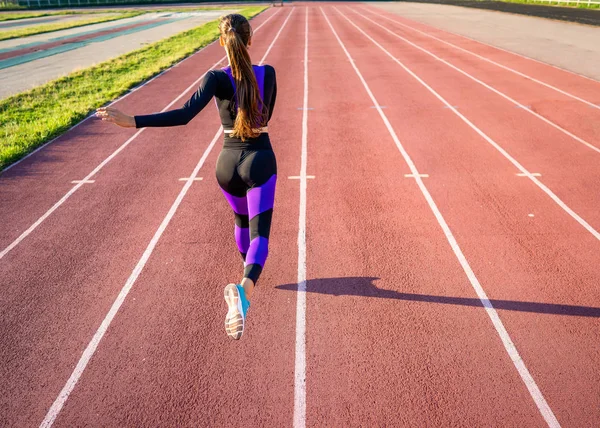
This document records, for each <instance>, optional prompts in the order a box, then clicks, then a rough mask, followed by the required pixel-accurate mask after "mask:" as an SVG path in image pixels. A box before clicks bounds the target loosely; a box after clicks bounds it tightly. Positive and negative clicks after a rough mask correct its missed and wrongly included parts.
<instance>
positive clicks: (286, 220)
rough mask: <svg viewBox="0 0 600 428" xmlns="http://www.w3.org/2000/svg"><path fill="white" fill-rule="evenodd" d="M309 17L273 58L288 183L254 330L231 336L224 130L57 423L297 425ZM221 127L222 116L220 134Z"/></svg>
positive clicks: (233, 267)
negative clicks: (284, 288) (288, 286)
mask: <svg viewBox="0 0 600 428" xmlns="http://www.w3.org/2000/svg"><path fill="white" fill-rule="evenodd" d="M291 11H292V8H287V7H286V8H283V10H282V14H285V16H287V15H288V14H289V13H290V12H291ZM302 18H303V15H302V14H300V13H298V10H297V8H296V10H294V12H293V14H292V15H291V17H290V20H289V21H288V23H287V25H286V26H285V27H284V28H283V30H282V32H281V35H280V36H279V38H278V39H277V41H276V42H275V44H274V45H273V48H272V50H271V51H270V53H269V55H268V57H267V58H266V62H267V63H270V64H272V65H273V66H274V67H275V68H276V70H277V75H278V99H277V107H276V111H275V114H274V117H273V123H272V126H271V125H270V126H269V131H270V134H271V138H272V140H273V145H274V148H275V151H276V155H277V157H278V177H279V182H278V188H277V200H276V204H275V211H274V222H273V233H272V235H271V239H270V242H271V247H270V254H271V255H270V257H269V260H268V261H267V264H266V266H265V271H264V274H263V275H262V276H261V279H260V281H259V285H258V287H257V288H256V291H255V294H254V299H253V301H252V307H251V308H250V311H249V318H248V324H247V331H246V333H245V334H244V337H243V338H242V340H241V341H239V342H233V341H231V340H230V339H229V338H228V337H227V335H226V334H225V329H224V326H223V321H224V318H225V313H226V305H225V302H224V301H223V287H224V286H225V285H226V284H227V283H228V282H234V281H239V279H240V275H241V273H242V261H241V258H240V256H239V253H238V252H237V248H236V245H235V241H234V238H233V224H234V223H233V222H234V220H233V214H232V212H231V210H230V208H229V206H228V204H227V203H226V201H225V199H224V198H223V195H222V193H221V191H220V189H219V187H218V185H217V183H216V179H215V178H214V175H215V169H214V167H215V163H216V160H217V156H218V153H219V150H220V146H221V144H222V142H221V139H219V141H218V142H217V146H216V147H215V148H214V149H213V150H212V151H211V152H210V154H209V156H208V158H207V160H206V163H205V165H204V166H203V167H202V169H201V170H200V173H199V176H201V177H203V180H202V181H199V182H194V184H193V185H192V187H191V188H190V191H189V192H188V194H187V196H186V197H185V199H184V200H183V203H182V204H181V206H180V208H179V210H178V211H177V212H176V213H175V216H174V217H173V219H172V221H171V223H170V224H169V226H168V227H167V229H166V230H165V232H164V234H163V236H162V238H161V239H160V241H159V242H158V245H157V246H156V249H155V251H154V253H153V254H152V256H151V257H150V258H149V260H148V263H147V264H146V266H145V268H144V270H143V271H142V273H141V276H140V277H139V279H138V280H137V282H136V283H135V284H134V286H133V289H132V290H131V293H130V295H129V296H128V297H127V299H126V300H125V302H124V305H123V306H122V308H121V310H120V312H119V313H118V314H117V316H116V318H115V319H114V322H113V324H112V325H111V327H110V328H109V330H108V332H107V334H106V336H105V337H104V339H103V340H102V342H101V343H100V346H99V348H98V350H97V353H96V354H95V355H94V357H93V358H92V360H91V362H90V364H89V366H88V367H87V369H86V371H85V372H84V373H83V376H82V377H81V379H80V381H79V384H78V385H77V386H76V388H75V389H74V390H73V392H72V394H71V396H70V398H69V400H68V401H67V403H66V405H65V407H64V408H63V411H62V413H61V414H60V415H59V417H58V419H57V420H56V426H64V427H71V426H87V425H94V424H95V423H97V421H99V420H100V421H102V423H103V424H105V425H108V426H149V425H161V426H198V425H202V426H290V425H291V418H292V409H293V376H294V374H293V369H294V354H293V352H294V335H293V331H294V322H295V320H294V317H293V314H294V311H295V299H293V298H290V296H287V295H284V294H282V293H280V292H279V291H278V290H276V289H275V288H274V286H275V285H277V284H278V283H279V282H280V281H287V282H289V281H293V280H294V278H295V276H296V265H295V263H294V261H295V255H296V243H295V241H294V239H290V237H295V236H296V234H297V221H296V218H297V211H298V187H297V186H298V183H297V181H295V180H288V179H287V177H288V176H289V175H294V174H295V173H297V170H298V163H299V161H298V158H299V154H300V141H301V138H300V136H301V133H300V131H301V113H302V112H301V111H299V110H298V109H297V108H298V106H300V105H301V103H302V85H301V84H302V63H301V59H302V53H303V46H302V44H301V43H299V42H298V40H301V34H302V30H303V24H304V22H303V19H302ZM255 37H256V39H255V43H256V44H255V45H254V44H253V47H252V56H253V59H254V61H255V62H258V61H259V60H260V58H261V56H262V55H263V54H264V50H263V49H262V48H261V45H262V44H263V43H265V42H271V40H263V37H262V36H261V35H260V33H258V34H256V36H255ZM209 107H210V109H211V110H213V109H214V107H213V106H209ZM188 126H189V125H188ZM201 126H203V127H206V125H205V124H202V123H198V126H195V127H194V130H195V131H197V130H198V129H199V128H200V127H201ZM216 128H217V127H216V126H215V125H214V123H213V122H211V124H210V126H209V129H210V131H211V133H214V131H215V130H216ZM174 135H175V134H174ZM177 135H178V136H179V138H180V139H181V142H182V143H183V144H193V143H194V137H193V134H192V133H189V134H185V133H181V130H177ZM198 158H199V156H194V161H197V159H198ZM190 171H191V168H190V170H189V171H188V173H189V172H190ZM180 185H181V183H180ZM163 213H164V212H163ZM123 283H124V281H122V282H121V283H120V285H122V284H123ZM89 337H90V336H88V338H89ZM79 353H81V351H80V352H79ZM64 380H65V381H66V377H65V378H64ZM54 393H55V395H56V394H58V390H55V391H54Z"/></svg>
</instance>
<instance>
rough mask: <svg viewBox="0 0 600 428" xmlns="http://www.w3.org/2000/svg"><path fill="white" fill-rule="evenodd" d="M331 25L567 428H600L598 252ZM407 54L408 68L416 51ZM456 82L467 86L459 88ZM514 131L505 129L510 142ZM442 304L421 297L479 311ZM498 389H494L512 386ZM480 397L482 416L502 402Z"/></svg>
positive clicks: (348, 31)
mask: <svg viewBox="0 0 600 428" xmlns="http://www.w3.org/2000/svg"><path fill="white" fill-rule="evenodd" d="M331 19H332V22H333V23H334V25H335V27H336V28H338V29H339V31H340V34H343V35H344V36H342V38H343V39H344V40H346V39H347V40H348V43H347V47H348V50H349V51H350V53H351V54H352V55H353V57H354V59H355V63H356V65H357V67H358V68H359V69H360V70H361V72H362V73H363V75H364V78H365V80H366V81H367V83H369V84H370V85H371V88H372V90H373V93H374V95H375V97H376V98H377V99H378V101H379V103H380V104H381V105H385V106H386V108H385V109H384V110H383V111H384V112H385V114H386V115H387V117H388V118H389V120H390V122H391V124H392V126H393V128H394V129H395V131H396V132H397V133H398V136H399V138H400V140H401V141H403V143H404V146H405V148H406V150H407V152H408V154H409V155H410V156H411V157H412V159H413V161H414V163H415V164H416V165H417V167H418V168H419V170H420V171H421V172H422V173H424V174H428V175H429V176H428V177H427V178H425V179H424V180H425V184H426V185H427V187H428V189H429V191H430V192H431V195H432V197H433V199H434V200H435V201H436V203H437V204H438V207H439V209H440V211H441V213H442V215H443V216H444V217H445V219H446V221H447V223H448V225H449V227H450V229H451V230H452V231H453V233H454V236H455V237H456V239H457V241H458V244H459V245H460V247H461V248H462V250H463V253H464V255H465V257H466V259H467V260H468V261H469V263H470V264H471V267H472V269H473V271H474V273H475V275H477V277H478V278H479V281H480V283H481V284H482V286H483V288H484V289H485V290H486V292H487V294H488V296H489V298H490V299H491V302H492V304H493V305H494V306H495V307H496V308H497V310H498V313H499V315H500V318H501V320H502V322H503V323H504V325H505V327H506V329H507V331H508V333H509V334H510V336H511V338H512V340H513V342H514V344H515V345H516V348H517V350H518V351H519V353H520V355H521V357H522V359H523V361H524V363H525V364H526V366H527V367H528V369H529V371H530V373H531V375H532V376H533V379H534V380H535V381H536V383H537V385H538V386H539V388H540V390H541V392H542V394H543V395H544V397H545V398H546V400H547V402H548V404H549V406H550V408H551V409H552V410H553V412H554V414H555V415H556V417H557V419H558V421H559V422H560V423H561V424H563V425H564V426H594V424H595V423H596V421H598V420H599V419H600V376H599V374H598V370H597V367H598V366H599V365H600V353H599V352H598V347H597V345H596V344H597V343H598V341H599V340H600V327H599V325H598V318H600V307H599V306H600V305H598V302H599V301H600V290H599V289H598V287H597V285H598V283H599V281H600V275H599V272H598V269H597V266H598V264H599V261H600V260H599V258H598V246H599V245H600V244H599V243H598V241H597V240H596V239H595V238H594V237H593V236H592V235H591V234H590V233H588V232H587V231H586V230H585V229H583V228H582V227H581V226H580V225H579V224H578V223H577V222H575V221H574V219H573V218H571V217H570V216H569V215H568V214H567V213H566V212H565V211H564V210H562V209H561V208H560V207H559V206H558V205H557V204H556V203H554V202H553V201H552V200H551V199H550V198H549V197H548V196H547V195H546V194H544V193H543V192H542V191H541V190H540V189H539V188H538V187H537V186H535V185H534V184H533V183H532V182H531V181H530V180H528V179H527V178H524V177H519V176H517V175H516V174H515V173H516V172H517V171H515V169H514V168H513V167H512V165H511V164H510V163H508V162H507V161H506V159H505V158H504V157H503V156H501V155H500V153H499V152H498V151H497V150H495V149H494V148H493V147H492V146H490V145H489V144H487V143H485V141H484V140H483V139H482V137H481V136H479V135H478V134H477V133H475V132H474V131H473V130H472V129H471V128H470V127H469V126H467V125H466V124H465V123H464V122H463V121H462V120H460V119H459V118H458V117H457V116H456V115H455V114H453V113H452V112H451V111H450V110H449V109H448V108H444V104H443V103H441V102H440V100H439V99H437V98H436V97H435V96H434V95H433V94H431V93H430V92H429V91H428V90H427V89H425V88H424V87H423V86H422V85H420V84H419V83H418V82H417V81H416V80H415V79H414V78H413V77H411V76H410V75H409V74H408V73H406V72H403V70H402V69H401V68H400V67H399V66H398V65H397V63H396V62H395V61H393V60H392V59H391V58H390V57H389V56H387V55H385V53H384V52H382V51H381V50H379V49H378V48H377V47H376V46H375V45H374V44H373V43H372V42H371V41H370V40H369V39H367V38H366V37H365V36H364V35H363V34H361V33H360V32H359V31H358V30H357V29H356V28H355V27H354V26H352V25H351V24H350V23H349V22H348V21H347V20H346V19H345V18H343V17H342V16H339V15H333V16H332V18H331ZM360 27H361V28H364V29H368V33H369V34H372V35H373V37H377V38H379V37H381V38H383V35H380V34H379V33H378V32H377V30H376V29H375V28H371V27H367V26H366V25H362V22H361V25H360ZM382 44H383V42H382ZM386 47H387V45H386ZM374 48H377V50H379V53H377V51H374V50H373V49H374ZM397 54H398V56H399V58H400V59H401V60H402V61H405V60H406V61H407V62H408V61H409V60H411V58H412V55H413V52H412V50H408V49H407V48H405V51H404V52H402V53H400V52H397ZM423 61H424V59H423ZM411 65H412V63H411ZM415 65H416V63H415ZM422 67H423V68H428V69H430V70H433V71H431V73H430V74H427V77H425V73H424V72H419V75H420V76H422V77H423V78H424V79H426V80H427V81H430V83H431V85H432V86H433V87H436V88H437V87H438V86H439V85H443V84H444V82H443V81H444V80H446V79H448V76H447V75H446V74H445V71H444V69H440V68H439V67H438V66H436V65H435V64H433V63H430V62H426V63H423V64H422ZM392 76H395V78H393V79H392V78H391V77H392ZM453 83H454V84H456V85H457V86H460V85H461V83H460V81H459V79H458V78H456V79H454V82H453ZM472 96H475V95H472ZM459 111H462V112H463V114H465V115H466V116H467V117H469V118H470V117H471V115H470V114H467V113H465V112H464V109H460V110H459ZM510 125H511V126H510V127H509V126H507V125H504V126H503V128H504V129H505V132H506V133H510V132H511V129H510V128H511V127H513V126H515V123H511V124H510ZM540 154H543V152H542V150H540ZM401 166H402V165H401V164H398V165H397V167H398V168H400V167H401ZM578 172H579V171H576V170H574V171H571V173H572V174H577V173H578ZM543 178H545V177H544V176H542V179H543ZM564 180H565V181H567V180H568V176H566V177H564ZM572 186H573V189H574V191H578V190H580V189H579V188H578V187H577V186H576V185H572ZM396 194H398V192H396ZM425 266H428V268H429V269H432V268H434V267H435V269H436V270H437V269H438V268H440V266H439V263H436V264H426V265H425ZM429 266H431V267H429ZM410 272H411V275H412V274H413V273H414V270H411V271H410ZM434 294H435V295H436V296H437V297H435V298H431V297H423V296H419V297H417V298H416V299H417V300H420V301H423V300H426V301H427V302H428V303H427V305H434V306H442V307H444V309H445V310H449V309H448V308H458V309H459V310H461V311H468V310H471V308H472V306H473V305H476V304H477V301H476V300H475V299H472V298H469V297H468V296H467V298H463V297H465V296H457V295H456V294H445V293H442V292H440V291H437V292H436V293H434ZM457 297H459V298H457ZM481 327H482V326H481ZM481 327H479V328H481ZM473 331H478V328H474V329H473ZM457 341H458V340H457ZM513 370H514V369H513ZM499 379H501V380H500V381H498V380H496V383H495V385H494V387H498V385H499V384H502V383H503V382H504V379H502V378H499ZM481 398H482V400H484V401H483V403H480V404H479V406H483V407H487V406H489V405H491V403H492V402H493V401H494V400H495V398H493V397H489V396H488V394H485V393H484V394H482V395H481ZM505 399H506V398H504V397H503V398H502V400H505ZM529 400H530V399H529ZM510 407H511V406H510V405H506V408H510ZM516 425H521V426H522V425H528V424H527V422H523V421H522V420H520V421H519V423H518V424H516Z"/></svg>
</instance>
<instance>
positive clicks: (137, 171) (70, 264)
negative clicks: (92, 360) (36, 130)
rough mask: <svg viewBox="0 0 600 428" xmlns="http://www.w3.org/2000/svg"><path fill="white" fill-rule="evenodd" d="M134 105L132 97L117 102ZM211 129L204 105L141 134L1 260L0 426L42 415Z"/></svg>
mask: <svg viewBox="0 0 600 428" xmlns="http://www.w3.org/2000/svg"><path fill="white" fill-rule="evenodd" d="M282 24H283V20H281V21H280V20H278V19H274V20H272V21H269V22H268V23H267V25H268V27H265V29H267V28H269V29H270V28H271V26H273V27H274V28H275V32H274V33H272V34H271V38H270V39H262V38H261V37H260V35H261V32H257V37H258V39H257V40H256V44H255V45H254V51H255V52H256V55H261V54H264V53H265V52H266V50H267V48H268V46H269V44H270V42H271V41H272V40H273V38H274V36H275V34H276V33H277V31H278V30H279V29H280V28H281V26H282ZM269 33H270V31H269ZM262 34H265V35H266V34H267V32H265V33H262ZM192 73H194V72H193V71H192ZM196 73H197V72H196ZM196 73H194V75H195V76H197V74H196ZM167 76H169V74H165V75H163V76H162V77H161V80H163V79H167ZM171 76H172V77H173V78H181V79H182V80H183V79H186V80H192V76H181V75H176V74H173V75H171ZM155 82H156V83H158V81H155ZM163 87H168V85H165V86H163ZM155 89H160V87H156V88H153V87H152V86H150V85H148V86H145V87H144V88H141V89H140V90H139V91H137V92H136V93H135V94H134V95H135V96H138V97H140V98H137V100H138V104H137V105H136V104H135V103H131V104H129V107H128V108H127V110H126V111H134V112H139V111H140V110H142V111H144V108H148V107H147V106H144V102H143V100H144V99H147V100H151V99H153V98H155V97H156V96H157V94H156V93H152V91H153V90H155ZM194 90H195V89H194ZM192 92H193V90H192V91H189V93H188V94H186V97H189V95H190V94H191V93H192ZM132 100H133V95H132V97H128V98H126V99H125V100H124V101H128V102H131V101H132ZM180 104H183V101H182V102H181V103H180ZM218 123H219V121H218V117H217V114H216V111H214V109H206V110H205V111H203V112H202V113H201V114H200V115H198V117H196V118H195V119H194V121H193V122H192V123H190V124H189V125H188V126H187V127H185V128H171V129H153V130H148V132H144V133H142V134H140V136H139V137H138V139H139V140H136V143H137V144H134V145H132V146H130V147H128V150H126V151H124V152H123V153H122V155H121V156H118V157H115V158H114V159H113V161H112V162H110V163H108V164H107V166H106V169H103V170H102V172H101V173H100V174H98V176H97V177H95V182H94V183H90V184H86V185H84V186H83V187H82V188H81V190H79V191H78V192H76V193H74V194H73V196H72V197H71V198H70V199H69V200H68V201H67V202H65V204H64V205H63V206H61V207H60V208H59V209H58V210H57V211H56V212H55V213H53V215H51V216H50V217H48V219H47V221H46V222H44V223H42V224H41V225H40V226H39V228H38V229H36V230H35V231H34V232H33V233H32V234H31V235H30V236H29V237H28V239H27V240H24V241H23V242H21V244H19V245H18V246H17V247H15V248H14V249H13V251H11V252H10V253H8V254H7V255H6V256H5V257H4V258H3V259H2V260H0V278H1V283H2V290H3V293H2V297H0V307H1V311H2V329H1V333H0V341H1V342H2V343H3V346H2V349H1V350H0V360H1V361H2V364H1V367H0V370H1V372H2V373H1V374H2V379H3V382H2V386H1V391H2V398H0V407H2V408H3V409H5V411H3V412H2V418H3V420H2V425H7V426H25V425H32V424H37V423H39V422H40V421H41V420H42V419H43V418H44V415H45V414H46V412H47V410H48V407H49V406H50V405H51V404H52V402H53V401H54V399H55V398H56V395H57V394H58V391H60V389H61V388H62V386H63V385H64V383H65V382H66V380H67V379H68V377H69V375H70V373H71V371H72V369H73V367H74V365H75V363H76V362H77V360H78V359H79V357H80V355H81V352H82V351H83V349H84V348H85V347H86V346H87V344H88V342H89V340H90V338H91V337H92V335H93V334H94V332H95V331H96V329H97V328H98V326H99V325H100V323H101V322H102V320H103V318H104V316H105V314H106V312H107V311H108V309H109V308H110V307H111V305H112V302H113V301H114V299H115V297H116V296H117V294H118V293H119V290H120V289H121V287H122V286H123V284H124V283H125V281H126V280H127V278H128V277H129V275H130V273H131V271H132V269H133V268H134V266H135V265H136V263H137V261H138V260H139V258H140V257H141V255H142V253H143V251H144V249H145V248H146V246H147V245H148V242H149V241H150V239H151V238H152V236H153V234H154V232H155V230H156V229H157V227H158V226H159V224H160V223H161V221H162V219H163V218H164V216H165V214H166V213H167V211H168V210H169V207H170V206H171V204H172V203H173V200H174V199H175V197H176V196H177V194H178V193H179V191H180V189H181V186H182V184H183V183H182V182H181V181H179V179H180V178H184V177H188V176H189V174H190V173H191V171H192V170H193V168H194V166H195V165H196V163H197V162H198V159H200V157H201V156H202V153H203V152H204V151H205V150H206V148H207V147H208V145H209V143H210V141H211V140H212V138H213V136H214V134H215V132H216V130H217V129H218ZM86 125H97V128H95V129H96V131H97V132H98V133H102V134H104V135H103V137H104V138H107V137H106V136H107V134H108V135H111V132H114V131H113V130H114V129H117V127H115V126H112V125H107V124H106V123H100V122H99V121H97V120H90V121H88V122H86V123H85V124H84V125H82V126H80V127H78V128H76V130H77V131H80V130H81V129H83V128H84V126H86ZM85 135H86V134H83V135H82V134H80V137H81V138H82V139H83V140H82V141H84V142H85V143H87V144H89V145H92V144H97V143H98V142H97V140H94V139H92V138H90V136H89V134H87V136H88V139H87V140H86V139H85ZM116 135H117V137H116V138H119V137H118V135H119V134H116ZM50 148H52V149H54V148H55V146H53V145H51V146H48V149H50ZM43 152H44V151H41V152H38V153H43ZM19 166H20V165H19ZM19 166H17V167H19ZM12 171H13V170H9V172H12ZM15 180H17V178H15ZM23 215H25V213H23Z"/></svg>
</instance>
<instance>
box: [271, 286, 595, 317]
mask: <svg viewBox="0 0 600 428" xmlns="http://www.w3.org/2000/svg"><path fill="white" fill-rule="evenodd" d="M378 279H379V278H376V277H347V278H320V279H310V280H308V281H306V292H307V293H318V294H329V295H332V296H362V297H375V298H381V299H397V300H405V301H412V302H424V303H440V304H445V305H460V306H474V307H480V308H483V305H482V303H481V301H480V300H479V299H478V298H469V297H452V296H435V295H430V294H414V293H402V292H398V291H394V290H385V289H382V288H377V287H376V286H375V284H374V281H377V280H378ZM275 288H276V289H279V290H287V291H297V290H298V284H285V285H278V286H277V287H275ZM490 302H491V303H492V305H493V306H494V308H496V309H497V310H506V311H518V312H532V313H538V314H551V315H570V316H578V317H593V318H600V307H592V306H573V305H561V304H556V303H538V302H520V301H516V300H493V299H490Z"/></svg>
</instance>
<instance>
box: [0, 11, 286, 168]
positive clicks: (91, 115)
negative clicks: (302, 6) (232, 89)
mask: <svg viewBox="0 0 600 428" xmlns="http://www.w3.org/2000/svg"><path fill="white" fill-rule="evenodd" d="M278 13H279V9H278V10H276V11H275V12H274V13H273V15H271V16H269V17H268V18H267V19H265V21H264V22H263V23H262V24H260V25H259V26H258V27H256V30H254V32H257V31H258V29H259V28H260V27H262V26H263V25H265V24H266V23H267V21H269V20H270V19H271V18H273V17H274V16H275V15H277V14H278ZM218 41H219V39H217V40H215V41H213V42H211V43H209V44H208V45H206V46H204V47H203V48H201V49H199V50H198V51H197V52H194V53H193V54H191V55H190V56H188V57H186V58H184V59H182V60H181V61H179V62H177V63H175V64H173V65H172V66H170V67H169V68H167V69H165V70H163V71H161V72H160V73H158V74H157V75H156V76H154V77H153V78H151V79H150V80H147V81H145V82H143V83H141V84H139V85H137V86H134V87H133V88H131V89H130V90H129V92H127V93H126V94H123V95H122V96H120V97H119V98H117V99H116V100H113V101H112V102H111V103H110V104H107V107H108V106H112V105H114V104H116V103H118V102H119V101H121V100H123V99H125V98H127V97H128V96H129V95H131V94H132V93H134V92H136V91H138V90H139V89H141V88H143V87H144V86H146V85H148V84H150V83H152V82H153V81H154V80H155V79H158V78H159V77H160V76H162V75H163V74H165V73H168V72H169V71H171V70H172V69H173V68H175V67H179V66H180V65H181V64H183V63H184V62H185V61H187V60H188V59H191V58H193V57H195V56H196V55H197V54H199V53H200V52H202V51H204V50H205V49H207V48H208V47H209V46H211V45H213V44H215V43H217V42H218ZM93 117H94V114H93V113H92V114H90V115H89V116H87V117H86V118H84V119H82V120H81V122H77V123H76V124H75V125H73V126H71V127H70V128H69V129H67V130H66V131H65V132H63V133H62V134H61V135H59V136H58V137H56V138H53V139H52V140H50V141H48V142H47V143H44V144H43V145H41V146H40V147H38V148H37V149H35V150H34V151H33V152H31V153H29V154H28V155H26V156H24V157H23V158H21V159H19V160H18V161H16V162H14V163H12V164H10V165H9V166H7V167H6V168H4V169H3V170H2V171H0V176H1V175H2V174H3V173H4V172H6V171H8V170H9V169H11V168H12V167H14V166H16V165H18V164H20V163H21V162H23V161H24V160H25V159H27V158H28V157H30V156H33V155H34V154H36V153H37V152H39V151H40V150H42V149H43V148H45V147H46V146H48V145H50V144H52V143H54V142H55V141H56V140H58V139H59V138H61V137H62V136H63V135H65V134H66V133H67V132H70V131H71V130H73V129H75V128H77V127H78V126H79V125H81V124H82V123H84V122H87V121H88V120H89V119H91V118H93Z"/></svg>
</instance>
